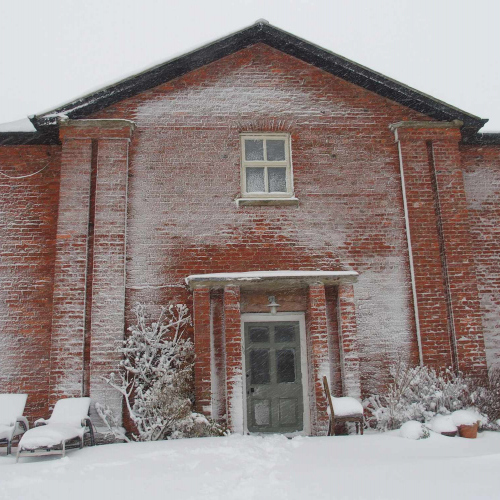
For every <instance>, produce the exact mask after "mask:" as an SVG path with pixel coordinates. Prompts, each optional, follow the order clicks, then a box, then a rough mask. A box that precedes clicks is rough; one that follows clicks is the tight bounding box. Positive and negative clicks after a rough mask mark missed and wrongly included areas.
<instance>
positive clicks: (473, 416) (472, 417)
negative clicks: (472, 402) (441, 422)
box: [451, 409, 483, 439]
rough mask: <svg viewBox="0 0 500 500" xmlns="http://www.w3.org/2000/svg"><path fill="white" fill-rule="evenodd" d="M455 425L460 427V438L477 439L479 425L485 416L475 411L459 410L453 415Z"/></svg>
mask: <svg viewBox="0 0 500 500" xmlns="http://www.w3.org/2000/svg"><path fill="white" fill-rule="evenodd" d="M451 417H452V419H453V423H454V424H455V425H456V426H457V427H458V433H459V435H460V437H464V438H468V439H476V437H477V430H478V428H479V423H480V422H481V421H482V420H483V416H482V415H481V414H480V413H478V412H477V411H476V410H474V409H468V410H458V411H455V412H453V413H452V415H451Z"/></svg>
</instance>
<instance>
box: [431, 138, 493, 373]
mask: <svg viewBox="0 0 500 500" xmlns="http://www.w3.org/2000/svg"><path fill="white" fill-rule="evenodd" d="M453 132H454V133H453ZM460 139H461V138H460V132H459V130H458V129H454V130H452V131H450V133H448V134H446V135H444V134H443V135H442V136H441V137H435V138H433V140H432V142H431V143H430V144H429V145H428V147H429V148H430V163H431V168H433V169H434V173H435V189H436V193H437V200H436V201H437V209H438V215H439V217H440V224H441V233H442V249H443V251H444V255H445V259H446V260H445V265H446V269H445V271H446V286H447V292H448V301H449V309H450V314H449V320H450V322H452V326H453V336H454V343H455V345H454V349H455V356H456V364H457V368H458V369H459V370H460V371H464V372H467V373H471V374H474V375H477V376H479V377H484V378H486V376H487V366H486V353H485V347H484V337H483V329H482V321H481V309H480V301H479V293H478V284H477V277H476V268H475V265H474V255H473V253H472V252H473V250H472V249H473V245H472V240H471V234H470V227H471V224H470V220H469V213H468V209H467V200H466V195H465V186H464V178H463V172H462V168H461V163H460V161H461V160H460V151H459V149H458V143H459V141H460Z"/></svg>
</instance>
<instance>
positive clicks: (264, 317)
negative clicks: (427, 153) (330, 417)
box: [241, 312, 311, 436]
mask: <svg viewBox="0 0 500 500" xmlns="http://www.w3.org/2000/svg"><path fill="white" fill-rule="evenodd" d="M271 321H298V323H299V333H300V369H301V370H302V398H303V409H304V415H303V420H302V421H303V424H304V428H303V430H302V431H300V432H294V433H293V435H303V436H310V435H311V418H310V415H311V414H310V405H309V393H310V387H309V371H308V365H307V340H306V319H305V313H303V312H282V313H276V314H270V313H243V314H242V315H241V356H242V363H241V364H242V368H243V369H242V374H241V375H242V378H243V429H244V433H245V434H248V433H249V431H248V426H247V388H246V367H245V362H246V361H245V360H246V356H245V323H259V322H265V323H269V322H271ZM285 435H286V434H285Z"/></svg>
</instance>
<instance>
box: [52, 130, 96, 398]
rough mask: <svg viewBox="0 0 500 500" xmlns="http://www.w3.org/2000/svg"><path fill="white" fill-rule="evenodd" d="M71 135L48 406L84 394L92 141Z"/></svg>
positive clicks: (65, 137) (66, 141) (66, 143)
mask: <svg viewBox="0 0 500 500" xmlns="http://www.w3.org/2000/svg"><path fill="white" fill-rule="evenodd" d="M73 132H74V131H73V130H67V129H61V142H62V159H61V183H60V190H59V216H58V219H57V236H56V258H55V268H54V293H53V313H52V339H51V356H50V365H51V370H50V388H49V394H50V395H49V405H50V404H54V403H55V402H56V401H57V400H58V399H59V398H61V397H79V396H81V395H82V391H83V347H84V335H85V290H86V274H87V237H88V222H89V203H90V172H91V159H92V141H91V139H89V138H85V137H83V138H81V137H78V135H77V134H74V133H73Z"/></svg>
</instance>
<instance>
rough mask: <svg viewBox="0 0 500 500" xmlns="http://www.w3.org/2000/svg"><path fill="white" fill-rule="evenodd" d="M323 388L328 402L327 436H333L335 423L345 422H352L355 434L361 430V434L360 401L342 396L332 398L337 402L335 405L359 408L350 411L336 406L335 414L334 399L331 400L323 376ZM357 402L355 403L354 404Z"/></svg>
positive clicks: (361, 408)
mask: <svg viewBox="0 0 500 500" xmlns="http://www.w3.org/2000/svg"><path fill="white" fill-rule="evenodd" d="M323 388H324V390H325V396H326V400H327V402H328V408H329V409H330V411H329V417H330V420H329V423H328V434H327V435H328V436H335V425H337V424H343V423H346V422H354V423H355V424H356V434H359V433H360V431H361V435H363V425H364V415H363V407H362V406H361V403H360V402H359V401H358V400H357V399H355V398H351V397H343V398H333V399H334V400H335V401H336V402H338V403H337V407H338V406H340V407H341V408H343V407H347V408H349V407H354V408H359V409H360V410H361V411H359V410H356V409H355V410H354V411H352V412H350V411H347V412H346V411H340V410H339V409H338V408H337V414H336V413H335V408H334V401H333V400H332V395H331V393H330V387H329V386H328V380H327V378H326V376H325V377H323ZM356 403H357V404H356Z"/></svg>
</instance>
